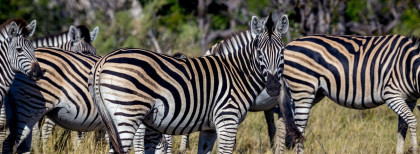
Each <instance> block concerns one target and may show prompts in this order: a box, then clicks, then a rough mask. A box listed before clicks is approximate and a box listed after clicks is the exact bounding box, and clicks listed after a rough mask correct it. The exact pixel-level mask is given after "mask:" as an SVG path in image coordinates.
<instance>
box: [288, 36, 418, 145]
mask: <svg viewBox="0 0 420 154" xmlns="http://www.w3.org/2000/svg"><path fill="white" fill-rule="evenodd" d="M418 44H419V42H418V41H417V42H414V41H413V39H410V38H408V37H405V36H401V35H386V36H331V35H313V36H306V37H301V38H298V39H296V40H294V41H292V42H290V43H289V44H288V45H287V46H286V49H285V57H286V58H285V73H284V75H285V78H286V79H287V81H288V83H289V84H290V86H291V91H292V96H293V99H294V100H295V103H296V104H295V105H296V108H295V112H296V116H295V118H296V124H297V125H298V127H299V130H301V132H304V130H305V127H306V124H307V120H308V118H309V111H310V109H311V107H312V106H313V105H315V104H316V103H317V102H319V101H320V100H321V99H320V98H322V96H327V97H329V98H330V99H331V100H333V101H334V102H336V103H337V104H339V105H341V106H344V107H348V108H354V109H369V108H374V107H377V106H380V105H382V104H387V105H388V107H389V108H390V109H391V110H393V111H394V112H395V113H397V115H398V116H399V122H398V137H397V148H396V152H397V153H403V152H404V140H405V137H406V133H407V129H408V128H409V130H410V135H411V137H410V139H411V140H410V143H411V151H412V152H413V153H418V144H417V136H416V128H417V120H416V118H415V116H414V115H413V112H412V111H413V108H414V106H415V105H416V100H417V99H418V98H419V97H420V91H419V86H420V84H419V83H417V82H418V81H419V79H420V78H419V77H420V76H419V74H418V72H419V70H420V68H419V67H418V66H419V64H420V63H419V62H418V61H419V60H420V57H419V55H420V53H419V52H420V50H419V46H418ZM297 146H298V152H301V153H303V143H302V142H298V143H297Z"/></svg>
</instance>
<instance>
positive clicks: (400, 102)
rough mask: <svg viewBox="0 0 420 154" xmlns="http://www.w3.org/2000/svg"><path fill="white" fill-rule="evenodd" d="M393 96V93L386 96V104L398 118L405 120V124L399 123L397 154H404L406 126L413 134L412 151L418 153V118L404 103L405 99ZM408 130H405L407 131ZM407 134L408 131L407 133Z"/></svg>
mask: <svg viewBox="0 0 420 154" xmlns="http://www.w3.org/2000/svg"><path fill="white" fill-rule="evenodd" d="M391 94H395V93H391V92H388V93H386V95H385V97H384V98H385V100H386V104H387V105H388V107H389V108H391V109H392V110H393V111H394V112H395V113H397V114H398V116H399V117H400V118H401V119H403V120H404V122H405V124H403V123H401V122H399V123H398V126H399V127H398V138H397V139H398V143H397V151H396V153H398V154H400V153H404V146H401V145H404V140H403V138H404V137H403V136H405V135H404V134H403V133H404V128H403V127H404V125H407V126H408V128H409V130H410V133H411V137H410V139H411V140H410V143H411V151H412V152H413V153H418V144H417V135H416V130H417V120H416V117H415V116H414V114H413V112H412V111H411V109H410V107H409V106H408V105H407V103H406V102H405V101H404V99H402V98H401V97H398V96H397V97H395V95H391ZM400 128H401V132H400ZM406 129H407V128H405V130H406ZM405 132H406V131H405Z"/></svg>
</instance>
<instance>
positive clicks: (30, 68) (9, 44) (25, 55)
mask: <svg viewBox="0 0 420 154" xmlns="http://www.w3.org/2000/svg"><path fill="white" fill-rule="evenodd" d="M35 28H36V20H33V21H31V22H30V23H29V25H28V24H27V23H26V21H24V20H23V19H11V20H8V21H6V22H5V23H3V24H2V25H0V43H1V44H0V67H1V70H2V71H1V72H0V81H1V83H0V101H1V103H0V106H1V105H2V104H3V99H4V97H5V96H6V94H7V93H8V91H9V88H10V85H11V84H12V82H13V80H14V78H15V75H16V73H17V72H21V73H23V74H25V75H27V76H29V77H30V78H31V79H32V80H38V79H39V78H41V77H42V71H41V67H40V66H39V64H38V61H37V59H36V58H35V55H34V46H33V45H32V44H31V42H30V41H29V40H28V37H30V36H32V35H33V34H34V32H35Z"/></svg>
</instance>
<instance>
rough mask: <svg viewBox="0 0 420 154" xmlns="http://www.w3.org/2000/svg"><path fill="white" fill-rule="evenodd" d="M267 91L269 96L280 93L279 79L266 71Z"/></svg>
mask: <svg viewBox="0 0 420 154" xmlns="http://www.w3.org/2000/svg"><path fill="white" fill-rule="evenodd" d="M265 86H266V88H267V93H268V95H270V96H271V97H273V96H277V95H279V93H280V86H281V85H280V81H279V80H278V79H277V78H276V76H274V75H273V74H271V73H268V76H267V83H266V85H265Z"/></svg>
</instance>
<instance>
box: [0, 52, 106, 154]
mask: <svg viewBox="0 0 420 154" xmlns="http://www.w3.org/2000/svg"><path fill="white" fill-rule="evenodd" d="M35 56H36V57H37V59H38V60H39V63H40V65H41V67H42V68H43V69H45V73H44V76H43V77H42V78H41V79H40V80H38V81H32V80H29V79H28V77H26V76H23V75H22V74H17V76H16V79H15V81H14V82H13V84H12V86H11V88H10V93H9V94H8V96H7V97H6V100H5V106H6V114H7V123H8V125H9V130H13V131H10V134H9V135H8V136H7V138H6V140H5V141H4V143H3V152H6V153H7V152H12V150H13V149H12V147H13V146H12V145H13V144H12V143H16V144H17V145H16V146H17V147H18V148H17V149H18V152H19V153H25V152H30V147H31V138H32V137H31V136H32V128H33V127H34V125H35V124H36V123H37V122H38V121H39V120H40V119H41V118H42V117H43V116H44V115H47V116H48V117H49V118H50V119H51V120H53V121H54V123H55V124H58V125H60V126H62V127H63V128H66V129H70V130H77V131H94V130H100V129H102V128H103V124H102V121H101V118H100V117H99V114H98V113H97V110H96V108H95V106H94V105H93V103H92V102H93V101H92V97H91V95H90V93H89V91H88V82H87V81H88V75H89V72H90V69H91V68H92V67H93V65H94V64H95V62H96V61H97V60H98V59H99V57H98V56H94V55H85V54H79V53H75V52H71V51H65V50H62V49H59V48H36V49H35Z"/></svg>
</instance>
